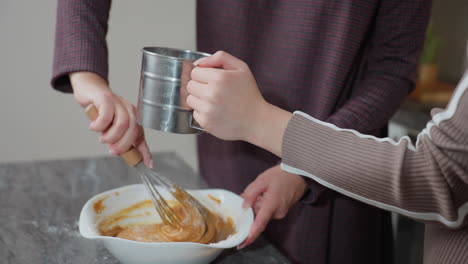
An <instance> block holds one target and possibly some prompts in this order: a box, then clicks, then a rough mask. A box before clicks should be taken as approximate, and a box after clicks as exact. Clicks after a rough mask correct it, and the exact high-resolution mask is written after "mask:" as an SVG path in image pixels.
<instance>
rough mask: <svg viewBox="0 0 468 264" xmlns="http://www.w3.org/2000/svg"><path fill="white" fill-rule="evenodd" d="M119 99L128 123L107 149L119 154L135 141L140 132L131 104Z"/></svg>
mask: <svg viewBox="0 0 468 264" xmlns="http://www.w3.org/2000/svg"><path fill="white" fill-rule="evenodd" d="M120 100H121V103H122V104H123V106H124V108H125V110H126V111H127V114H128V118H129V119H128V122H129V123H128V127H127V129H126V130H125V131H124V134H123V136H122V137H121V138H120V139H119V140H117V141H116V142H114V143H112V144H110V145H109V149H110V150H111V152H112V153H113V154H120V153H122V152H125V151H127V150H128V149H129V148H130V147H131V146H132V145H133V144H134V143H135V142H136V140H137V138H138V136H139V133H140V130H139V129H140V128H139V126H138V124H137V121H136V114H135V109H134V107H133V105H131V104H130V103H129V102H127V101H126V100H124V99H120ZM121 128H122V127H121Z"/></svg>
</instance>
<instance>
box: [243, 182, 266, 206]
mask: <svg viewBox="0 0 468 264" xmlns="http://www.w3.org/2000/svg"><path fill="white" fill-rule="evenodd" d="M267 187H268V186H267V184H266V183H264V182H263V181H262V180H261V179H259V178H257V179H255V180H254V181H253V182H251V183H250V184H249V185H248V186H247V188H245V190H244V192H243V193H242V195H241V196H242V198H244V202H243V203H242V207H243V208H249V207H251V206H252V204H253V203H254V202H255V201H256V200H257V198H258V197H259V196H260V195H261V194H262V193H264V192H265V191H266V190H267Z"/></svg>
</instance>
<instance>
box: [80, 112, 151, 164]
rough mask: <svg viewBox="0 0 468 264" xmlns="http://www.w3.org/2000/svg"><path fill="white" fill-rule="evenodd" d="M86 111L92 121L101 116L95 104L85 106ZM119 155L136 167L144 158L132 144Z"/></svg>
mask: <svg viewBox="0 0 468 264" xmlns="http://www.w3.org/2000/svg"><path fill="white" fill-rule="evenodd" d="M85 113H86V115H87V116H88V117H89V119H91V120H92V121H94V120H96V119H97V118H98V116H99V112H98V109H97V108H96V106H94V104H90V105H88V106H87V107H86V108H85ZM119 156H120V157H121V158H123V159H124V160H125V161H126V162H127V163H128V165H130V166H132V167H135V166H136V165H137V164H138V163H139V162H140V161H141V160H142V159H143V157H142V156H141V153H140V151H138V149H136V148H135V147H134V146H131V147H130V149H128V150H127V151H125V152H122V153H120V154H119Z"/></svg>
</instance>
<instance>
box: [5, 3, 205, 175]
mask: <svg viewBox="0 0 468 264" xmlns="http://www.w3.org/2000/svg"><path fill="white" fill-rule="evenodd" d="M55 8H56V1H51V0H42V1H24V0H7V1H0V36H1V37H0V38H1V40H0V85H1V88H0V89H1V93H0V162H7V161H22V160H43V159H58V158H60V159H61V158H75V157H88V156H102V155H107V149H106V148H105V146H103V145H101V144H100V143H99V142H98V141H97V137H98V136H97V134H94V133H93V132H90V131H89V130H88V129H87V127H88V120H87V119H86V117H85V115H84V114H83V112H82V110H81V108H80V107H79V106H78V105H77V104H76V103H75V102H74V100H73V98H72V96H71V95H69V94H62V93H59V92H56V91H54V90H53V89H52V88H50V85H49V79H50V76H51V65H52V53H53V40H54V29H55ZM108 42H109V53H110V84H111V87H112V89H113V90H114V91H115V92H117V93H118V94H120V95H122V96H124V97H126V98H128V99H129V100H130V101H131V102H133V103H136V98H137V95H138V83H139V69H140V62H141V54H140V49H141V47H143V46H147V45H161V46H171V47H179V48H188V49H194V48H195V1H170V0H164V1H152V0H145V1H123V0H115V1H113V6H112V10H111V18H110V30H109V35H108ZM146 134H147V140H148V142H149V144H150V148H151V150H152V151H154V152H157V151H176V152H177V153H178V154H179V155H180V156H181V157H182V158H183V159H184V160H186V161H187V162H188V163H189V164H190V165H191V166H192V167H193V168H196V164H197V160H196V155H195V138H194V136H187V135H171V134H165V133H161V132H155V131H152V130H150V131H146ZM155 162H156V164H157V161H155Z"/></svg>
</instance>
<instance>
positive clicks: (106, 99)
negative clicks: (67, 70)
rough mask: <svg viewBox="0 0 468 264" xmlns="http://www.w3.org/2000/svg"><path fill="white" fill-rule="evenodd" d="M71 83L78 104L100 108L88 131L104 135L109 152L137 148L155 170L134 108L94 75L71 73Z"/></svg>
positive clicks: (102, 136)
mask: <svg viewBox="0 0 468 264" xmlns="http://www.w3.org/2000/svg"><path fill="white" fill-rule="evenodd" d="M70 81H71V84H72V87H73V94H74V97H75V100H76V102H77V103H78V104H80V105H81V106H82V107H86V106H88V105H90V104H94V105H95V106H96V108H97V109H98V112H99V116H98V118H97V119H96V120H95V121H92V122H91V124H90V125H89V129H91V130H93V131H96V132H101V136H100V137H99V141H100V142H101V143H104V144H107V145H108V147H109V152H110V153H111V154H113V155H119V154H120V153H122V152H125V151H127V150H128V149H129V148H130V146H132V145H135V147H136V148H137V149H138V150H139V151H140V152H141V154H142V156H143V160H144V163H145V164H146V166H148V167H152V166H153V165H152V157H151V153H150V151H149V148H148V145H147V144H146V141H145V136H144V131H143V128H142V127H141V126H139V125H138V123H137V119H136V109H135V107H134V106H133V105H132V104H131V103H130V102H128V101H127V100H125V99H124V98H122V97H120V96H118V95H116V94H114V93H113V92H112V91H111V90H110V88H109V86H108V84H107V82H106V81H105V80H104V79H103V78H102V77H100V76H99V75H97V74H95V73H92V72H75V73H71V74H70Z"/></svg>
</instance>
